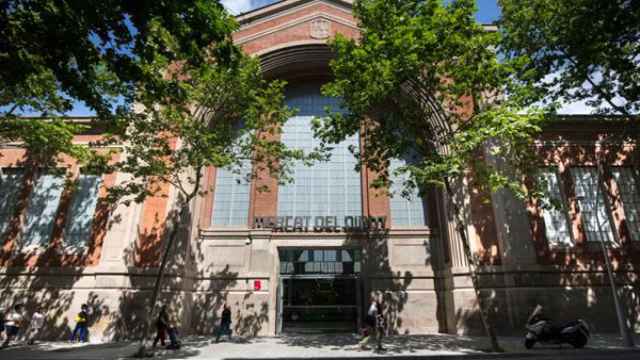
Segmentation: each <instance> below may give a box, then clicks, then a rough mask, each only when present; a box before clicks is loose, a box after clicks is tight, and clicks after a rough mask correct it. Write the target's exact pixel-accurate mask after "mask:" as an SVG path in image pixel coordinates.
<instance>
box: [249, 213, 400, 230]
mask: <svg viewBox="0 0 640 360" xmlns="http://www.w3.org/2000/svg"><path fill="white" fill-rule="evenodd" d="M342 220H343V221H342V223H341V224H339V223H338V217H337V216H264V217H255V218H254V221H253V227H254V228H255V229H272V230H274V231H279V232H310V231H313V232H340V231H345V232H366V231H372V230H383V229H384V228H385V223H386V221H387V217H386V216H345V217H344V218H343V219H342Z"/></svg>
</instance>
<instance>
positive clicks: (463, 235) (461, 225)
mask: <svg viewBox="0 0 640 360" xmlns="http://www.w3.org/2000/svg"><path fill="white" fill-rule="evenodd" d="M444 184H445V190H446V192H447V196H448V197H449V199H450V203H451V207H452V210H453V215H454V217H455V221H456V230H458V235H459V236H460V239H461V240H462V247H463V249H464V254H465V257H466V258H467V261H468V263H469V275H470V276H471V282H472V283H473V290H474V292H475V295H476V298H477V299H478V308H479V309H480V319H481V321H482V327H483V328H484V331H485V334H486V335H487V336H488V337H489V340H490V342H491V350H492V351H494V352H503V351H504V350H503V349H502V348H501V347H500V344H499V343H498V337H497V335H496V331H495V328H494V327H493V324H491V322H490V321H489V311H488V309H487V307H488V306H487V303H486V301H485V298H484V296H482V293H481V291H480V284H479V281H478V274H477V267H478V266H477V264H476V259H475V258H474V256H473V254H472V253H471V247H470V245H469V239H468V237H467V231H466V230H465V220H464V217H463V215H462V206H460V205H459V204H458V202H457V200H456V194H455V192H454V190H453V189H452V188H451V183H450V180H449V179H448V178H445V179H444Z"/></svg>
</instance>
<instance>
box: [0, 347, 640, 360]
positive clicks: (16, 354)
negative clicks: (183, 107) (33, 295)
mask: <svg viewBox="0 0 640 360" xmlns="http://www.w3.org/2000/svg"><path fill="white" fill-rule="evenodd" d="M131 349H132V348H131V347H128V346H124V347H122V346H119V347H116V346H114V347H113V348H105V347H102V346H101V347H100V348H99V349H86V348H85V349H60V350H56V351H28V350H25V349H5V350H0V359H2V360H5V359H6V360H44V359H47V360H70V359H75V360H116V359H125V358H128V357H129V355H130V354H131V353H132V352H131ZM158 355H159V356H156V357H154V359H190V358H193V359H199V360H203V359H211V360H214V359H215V360H220V357H218V356H216V354H210V355H211V356H210V357H209V356H207V355H206V354H202V353H200V354H186V353H183V352H177V353H171V352H164V353H163V354H158ZM241 359H242V360H245V359H253V360H266V358H260V357H255V356H247V357H241V358H225V360H241ZM268 359H269V360H274V358H272V357H271V358H268ZM298 359H321V360H344V359H345V358H344V357H335V358H331V357H319V358H314V357H304V358H300V357H298V358H278V360H298ZM349 359H356V360H366V359H377V360H379V359H394V360H423V359H424V360H489V359H495V360H500V359H505V360H507V359H509V360H519V359H523V360H531V359H541V360H551V359H562V360H565V359H568V360H572V359H576V360H600V359H603V360H606V359H611V360H632V359H633V360H638V359H640V349H636V350H592V349H585V350H572V349H541V350H535V349H534V350H531V351H527V352H522V353H504V354H469V355H433V356H394V355H386V354H384V353H378V354H371V355H369V354H362V355H361V356H356V357H350V358H349Z"/></svg>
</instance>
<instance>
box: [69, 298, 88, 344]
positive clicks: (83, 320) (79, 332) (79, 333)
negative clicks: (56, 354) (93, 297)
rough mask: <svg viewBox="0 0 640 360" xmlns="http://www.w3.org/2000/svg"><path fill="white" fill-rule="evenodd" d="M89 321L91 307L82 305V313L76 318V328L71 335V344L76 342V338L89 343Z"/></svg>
mask: <svg viewBox="0 0 640 360" xmlns="http://www.w3.org/2000/svg"><path fill="white" fill-rule="evenodd" d="M88 319H89V307H88V306H87V304H82V306H80V312H79V313H78V315H77V316H76V327H75V328H74V329H73V334H71V342H73V341H75V340H76V338H78V339H79V340H80V341H81V342H87V336H88V335H89V330H88V329H87V322H88Z"/></svg>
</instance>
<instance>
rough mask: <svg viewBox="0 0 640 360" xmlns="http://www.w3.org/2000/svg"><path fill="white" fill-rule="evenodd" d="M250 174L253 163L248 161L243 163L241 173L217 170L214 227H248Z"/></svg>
mask: <svg viewBox="0 0 640 360" xmlns="http://www.w3.org/2000/svg"><path fill="white" fill-rule="evenodd" d="M250 173H251V162H250V161H248V160H247V161H244V162H243V163H242V165H241V169H240V171H231V170H227V169H217V170H216V187H215V196H214V201H213V219H212V224H213V225H216V226H248V224H249V195H250V189H251V184H250V182H249V181H248V177H249V175H250Z"/></svg>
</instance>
